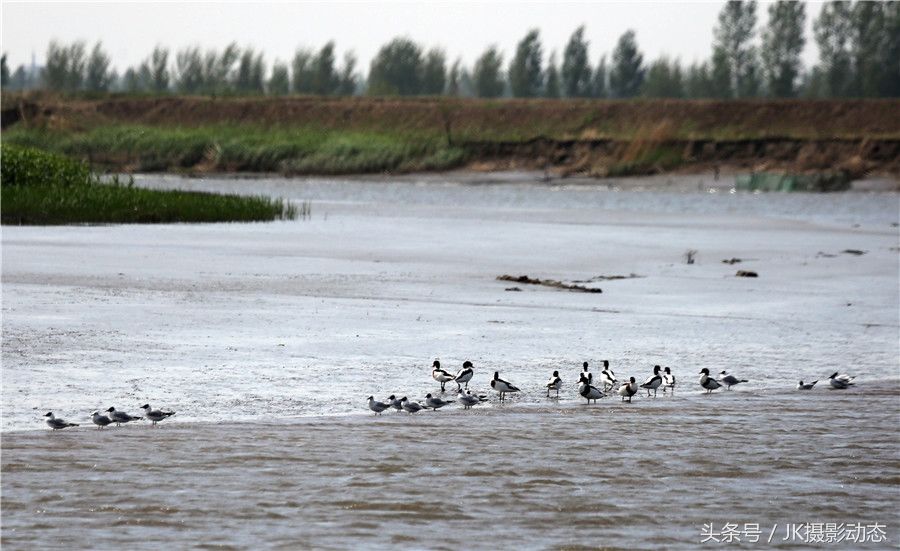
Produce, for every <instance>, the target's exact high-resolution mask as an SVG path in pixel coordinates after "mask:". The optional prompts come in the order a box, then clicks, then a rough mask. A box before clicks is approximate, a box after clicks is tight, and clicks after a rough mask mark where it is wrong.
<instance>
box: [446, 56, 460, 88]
mask: <svg viewBox="0 0 900 551" xmlns="http://www.w3.org/2000/svg"><path fill="white" fill-rule="evenodd" d="M461 69H462V61H461V60H459V59H457V60H456V61H454V62H453V65H452V66H451V67H450V72H449V73H447V95H448V96H452V97H458V96H459V72H460V70H461Z"/></svg>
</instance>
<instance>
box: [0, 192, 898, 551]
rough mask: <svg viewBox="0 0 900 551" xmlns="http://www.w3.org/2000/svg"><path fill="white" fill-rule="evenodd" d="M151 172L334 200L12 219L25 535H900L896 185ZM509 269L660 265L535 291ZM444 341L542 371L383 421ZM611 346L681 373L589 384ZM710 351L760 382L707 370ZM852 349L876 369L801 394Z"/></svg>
mask: <svg viewBox="0 0 900 551" xmlns="http://www.w3.org/2000/svg"><path fill="white" fill-rule="evenodd" d="M138 184H139V185H147V186H151V187H154V186H155V187H167V186H179V187H186V188H192V189H198V188H199V189H223V190H230V191H233V190H242V191H248V192H249V191H252V192H266V193H271V194H274V195H284V196H289V197H291V198H294V199H307V200H312V201H313V216H312V218H311V219H309V220H305V221H293V222H278V223H270V224H213V225H202V226H201V225H189V224H185V225H163V226H105V227H66V228H52V227H45V228H34V227H25V228H17V227H4V229H3V236H2V240H3V371H2V378H3V380H2V383H3V387H2V413H3V416H2V425H0V426H2V431H3V433H2V435H3V438H2V440H3V449H2V451H3V457H2V468H3V478H2V494H3V495H2V499H3V529H2V538H3V545H4V546H8V547H9V548H11V549H27V548H35V547H57V548H72V547H101V548H104V547H115V546H129V547H151V546H155V547H158V546H159V545H160V544H162V545H166V544H168V545H173V544H174V545H176V546H179V545H180V544H181V545H183V544H185V543H186V542H191V543H196V544H197V545H207V546H211V545H218V544H230V545H233V546H235V547H250V546H259V547H297V546H313V545H315V546H316V547H328V546H331V547H334V548H346V547H358V546H363V545H366V546H374V547H387V546H391V545H397V544H400V545H407V546H409V547H414V548H421V547H430V548H450V547H456V548H458V547H460V546H469V547H484V546H487V545H496V543H499V541H498V540H502V541H503V542H504V543H507V544H516V545H520V546H525V547H541V548H547V547H573V546H578V545H584V546H610V547H635V546H637V547H645V548H660V547H666V548H692V547H694V546H696V545H698V544H699V542H700V540H701V533H702V529H703V527H704V524H706V523H715V524H716V525H717V528H719V529H721V528H722V525H724V524H725V523H726V522H732V523H740V524H741V525H743V524H744V523H758V524H760V525H761V527H762V529H763V532H764V533H763V535H762V538H763V541H765V539H766V538H767V537H768V536H769V534H768V532H767V530H768V529H771V528H772V526H773V525H774V524H775V523H778V524H779V527H778V528H779V529H780V530H781V532H779V534H780V535H783V530H784V528H785V526H784V523H805V522H811V523H815V522H838V523H854V522H862V523H867V524H871V523H875V522H879V523H881V524H886V525H887V529H886V531H887V535H888V537H889V538H891V541H893V542H896V541H898V538H900V533H898V526H900V518H898V514H897V504H898V489H897V488H898V483H900V440H898V438H897V426H898V421H900V400H898V396H900V376H898V375H900V374H898V358H900V350H898V347H900V345H898V327H900V324H898V311H900V299H898V252H897V246H898V229H897V228H896V227H894V226H892V225H891V224H893V223H896V222H897V218H898V209H900V199H898V195H897V194H889V193H875V194H873V193H845V194H832V195H811V194H797V195H783V194H769V195H765V194H763V195H747V194H730V193H727V191H726V192H721V191H717V192H716V193H708V192H702V193H697V192H686V191H678V192H673V191H660V190H647V191H642V192H615V191H612V190H606V189H596V188H589V187H585V186H567V187H561V186H540V185H533V184H528V183H521V182H515V181H513V182H504V183H502V184H498V185H472V184H471V183H470V182H468V181H466V182H454V181H450V182H443V183H442V182H440V181H438V182H436V181H434V180H433V178H431V179H429V180H428V182H427V185H426V184H424V183H421V182H417V181H398V182H385V181H382V180H379V181H376V182H361V181H358V180H354V181H338V180H321V179H313V180H284V179H275V180H233V179H226V180H217V179H204V180H182V179H175V178H159V177H142V178H140V179H139V181H138ZM682 187H685V186H682ZM688 248H693V249H697V250H698V251H699V253H698V257H697V258H698V261H697V263H696V264H694V265H690V266H688V265H686V264H684V263H683V260H682V253H683V252H684V251H685V250H686V249H688ZM846 249H860V250H864V251H866V254H864V255H862V256H856V255H851V254H846V253H842V251H844V250H846ZM732 257H740V258H743V259H745V262H742V263H740V264H735V265H727V264H722V263H721V262H720V261H721V260H722V259H726V258H732ZM738 269H750V270H755V271H757V272H759V274H760V277H759V278H756V279H745V278H736V277H734V273H735V271H736V270H738ZM505 273H510V274H514V275H520V274H528V275H531V276H533V277H541V278H554V279H561V280H566V281H574V280H589V279H591V278H593V277H595V276H599V275H617V274H621V275H628V274H632V273H633V274H636V275H639V276H641V277H639V278H634V279H624V280H617V281H597V282H595V283H592V285H597V286H600V287H602V288H603V293H602V294H582V293H571V292H565V291H559V290H554V289H549V288H540V287H532V286H527V285H521V284H519V285H517V286H519V287H521V288H522V291H521V292H507V291H504V289H506V288H508V287H512V286H513V285H514V284H511V283H508V282H500V281H496V280H495V277H496V276H498V275H500V274H505ZM434 357H440V358H441V360H442V361H443V362H444V365H445V366H446V367H448V368H449V369H451V370H456V369H458V368H459V366H460V364H461V363H462V361H463V360H465V359H470V360H472V361H473V362H474V363H475V366H476V376H475V379H474V380H473V382H472V386H473V387H474V388H476V389H479V390H482V391H488V392H489V387H488V381H489V379H490V375H491V374H492V372H493V371H494V370H500V371H501V373H502V375H503V376H504V377H505V378H508V379H510V380H511V381H512V382H513V383H515V384H517V385H519V386H520V387H521V388H522V390H523V393H522V394H521V395H519V396H516V397H514V398H513V400H512V401H511V402H510V403H509V404H507V405H504V406H502V407H501V406H499V404H497V403H496V402H495V401H493V400H492V401H491V402H490V403H488V404H484V405H482V406H479V408H477V409H476V410H473V411H471V412H464V411H459V410H456V409H450V410H447V409H445V410H442V411H440V412H434V413H431V412H429V413H427V414H422V415H420V416H418V417H407V416H405V415H402V414H396V415H387V414H386V415H384V416H382V417H381V418H377V419H375V418H372V416H371V414H370V412H368V410H367V409H366V408H365V400H364V399H365V397H366V396H368V395H369V394H374V395H376V397H379V398H383V397H385V396H386V395H387V394H390V393H399V394H403V395H408V396H410V398H413V399H421V398H422V397H423V396H424V394H425V393H426V392H437V391H439V387H438V385H437V383H435V382H434V381H432V380H431V379H430V377H429V370H430V367H429V366H430V363H431V360H432V359H433V358H434ZM602 359H609V360H610V361H611V363H612V366H613V368H614V369H615V371H616V373H617V374H618V375H619V377H620V379H621V378H623V377H628V376H635V377H636V378H638V379H639V380H642V379H643V378H645V377H647V376H648V375H649V374H650V370H651V368H652V366H653V364H656V363H660V364H663V365H669V366H671V367H672V368H673V371H674V372H675V373H676V375H677V376H678V378H679V382H680V384H679V389H678V393H677V396H676V397H674V398H671V397H665V398H664V397H663V396H662V395H660V396H659V397H658V398H656V399H653V398H646V397H641V398H635V401H634V403H633V404H630V405H629V404H621V403H619V402H616V401H615V400H613V399H608V400H606V401H604V402H602V403H601V404H598V405H597V406H590V407H586V406H583V405H581V403H580V400H579V398H578V396H577V394H576V393H575V391H574V390H573V387H572V385H571V383H572V382H574V380H575V378H576V376H577V375H576V373H577V371H578V370H579V368H580V364H581V362H582V361H584V360H587V361H590V362H591V363H592V365H593V366H594V370H595V371H597V369H598V368H597V364H598V362H599V361H600V360H602ZM702 367H707V368H709V369H710V370H711V371H713V372H718V371H721V370H722V369H728V370H729V371H732V372H734V373H736V374H738V375H739V376H741V377H744V378H747V379H750V382H749V383H746V384H744V385H740V386H738V387H736V388H735V389H734V390H733V391H731V392H727V393H726V392H720V393H719V395H712V396H704V395H702V394H701V391H700V389H699V387H698V386H697V383H696V381H697V376H698V375H697V371H699V369H700V368H702ZM554 369H558V370H560V371H561V375H562V376H563V379H564V380H565V381H566V383H567V386H566V387H565V388H564V390H563V391H562V393H561V398H560V399H559V400H558V401H557V400H549V399H547V398H546V396H545V393H544V391H543V390H542V388H541V385H542V383H543V381H545V380H546V379H547V377H548V376H549V374H550V372H551V371H553V370H554ZM833 371H846V372H849V373H851V374H853V375H856V376H857V377H858V379H857V381H858V385H857V386H856V387H855V388H854V389H851V390H850V391H847V392H838V391H829V390H827V389H825V388H822V387H823V386H824V383H825V382H827V381H824V382H822V383H820V384H819V386H818V387H817V388H816V390H814V391H813V392H811V393H804V394H802V395H801V394H797V393H796V392H794V391H793V390H792V389H793V387H794V385H796V381H797V380H798V379H801V378H802V379H804V380H811V379H820V380H821V379H824V378H825V377H827V376H828V375H829V374H830V373H832V372H833ZM451 386H453V385H451ZM453 394H454V393H453V392H448V393H447V395H446V396H445V397H450V398H452V396H453ZM145 402H150V403H151V404H153V405H154V406H159V407H166V408H172V409H175V410H177V411H178V414H177V415H176V416H175V417H174V418H172V419H170V420H167V421H165V422H164V423H163V426H162V427H161V428H160V429H158V430H150V429H148V428H147V427H146V426H128V427H123V428H121V429H107V430H105V431H96V430H93V428H87V427H80V428H78V429H74V430H72V429H70V430H68V431H66V432H60V433H50V432H49V431H47V430H42V427H43V423H42V419H41V418H40V415H41V414H43V413H44V412H46V411H48V410H53V411H55V412H56V413H57V414H58V415H60V416H62V417H65V418H67V419H69V420H72V421H76V422H81V423H87V424H89V414H90V412H91V411H93V410H95V409H106V408H107V407H109V406H110V405H115V406H116V407H117V408H118V409H125V410H129V411H131V412H132V413H134V412H136V410H137V407H138V406H140V405H141V404H143V403H145ZM454 406H455V404H454V405H453V406H450V407H451V408H453V407H454ZM498 471H499V473H502V474H498ZM58 518H63V519H66V520H67V523H65V524H63V525H61V524H59V523H57V521H56V520H57V519H58ZM48 519H49V520H48ZM76 521H77V522H76ZM775 543H779V544H785V545H797V544H798V543H800V542H798V541H786V542H778V541H777V540H775V539H773V541H772V542H771V543H769V544H768V545H772V544H775ZM873 546H874V547H883V546H884V544H883V543H882V544H881V545H878V544H873ZM851 547H852V546H851Z"/></svg>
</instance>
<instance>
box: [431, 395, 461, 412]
mask: <svg viewBox="0 0 900 551" xmlns="http://www.w3.org/2000/svg"><path fill="white" fill-rule="evenodd" d="M453 402H454V400H441V399H440V398H435V397H432V396H431V393H430V392H429V393H428V394H426V395H425V407H429V408H431V409H435V410H437V409H441V408H442V407H444V406H446V405H447V404H452V403H453Z"/></svg>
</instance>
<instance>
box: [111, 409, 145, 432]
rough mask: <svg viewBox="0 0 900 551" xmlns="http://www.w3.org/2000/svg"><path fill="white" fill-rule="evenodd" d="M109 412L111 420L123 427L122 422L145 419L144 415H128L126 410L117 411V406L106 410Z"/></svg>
mask: <svg viewBox="0 0 900 551" xmlns="http://www.w3.org/2000/svg"><path fill="white" fill-rule="evenodd" d="M106 411H107V413H109V420H110V421H112V422H113V423H115V424H116V426H117V427H121V426H122V423H130V422H131V421H137V420H138V419H143V417H137V416H134V415H128V414H127V413H125V412H124V411H116V408H114V407H110V408H109V409H108V410H106Z"/></svg>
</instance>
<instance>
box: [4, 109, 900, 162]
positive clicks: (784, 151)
mask: <svg viewBox="0 0 900 551" xmlns="http://www.w3.org/2000/svg"><path fill="white" fill-rule="evenodd" d="M3 110H4V120H5V121H7V122H6V123H4V124H5V125H6V127H5V129H4V141H8V142H10V143H16V144H20V145H27V146H33V147H38V148H42V149H46V150H50V151H55V152H59V153H63V154H66V155H71V156H75V157H78V158H81V159H84V160H87V161H89V162H90V163H92V164H99V165H100V166H106V167H111V168H113V169H116V170H123V171H143V172H147V171H188V172H281V173H284V174H347V173H378V172H415V171H435V170H447V169H453V168H460V167H465V166H469V167H473V168H477V169H482V170H492V169H510V168H530V169H545V168H551V169H556V170H557V171H559V172H561V173H566V174H571V173H580V174H586V175H593V176H608V175H625V174H648V173H657V172H666V171H672V170H681V169H685V168H686V167H699V168H701V169H709V168H711V167H712V165H733V166H737V167H747V168H752V169H757V168H760V169H764V170H769V169H786V170H796V171H804V170H822V169H830V170H834V169H837V168H840V169H842V170H847V171H848V172H854V173H856V172H859V171H871V170H886V171H888V172H891V171H895V172H896V171H900V164H898V163H900V162H898V161H897V159H898V158H900V119H898V118H897V115H896V113H897V112H898V110H900V101H897V100H809V101H807V100H781V101H767V100H753V101H698V100H693V101H691V100H634V101H609V100H606V101H597V100H583V101H582V100H567V101H555V100H461V99H450V98H409V99H387V98H343V99H339V98H312V97H288V98H199V97H175V96H163V97H130V96H108V97H101V98H77V97H76V98H72V97H59V96H46V95H38V96H33V97H32V96H7V95H5V96H4V97H3ZM760 165H763V166H760Z"/></svg>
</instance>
